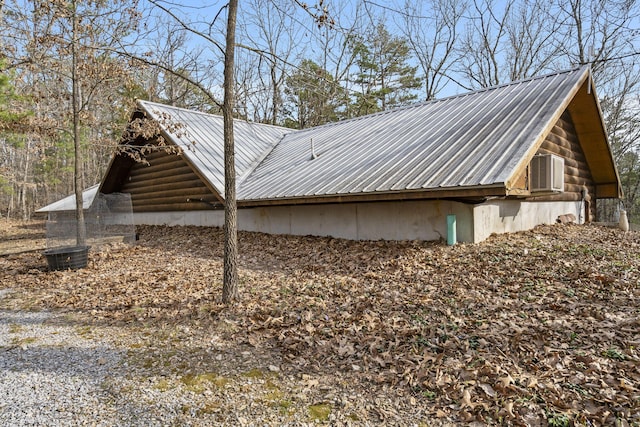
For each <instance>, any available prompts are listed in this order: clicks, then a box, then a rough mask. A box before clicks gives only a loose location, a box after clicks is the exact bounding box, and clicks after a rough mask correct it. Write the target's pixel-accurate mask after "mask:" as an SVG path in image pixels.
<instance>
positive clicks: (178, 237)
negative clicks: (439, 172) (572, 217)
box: [0, 220, 640, 426]
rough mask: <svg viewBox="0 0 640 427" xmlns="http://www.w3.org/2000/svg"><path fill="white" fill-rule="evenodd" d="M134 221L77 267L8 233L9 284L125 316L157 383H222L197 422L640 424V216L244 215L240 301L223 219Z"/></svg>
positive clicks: (189, 386)
mask: <svg viewBox="0 0 640 427" xmlns="http://www.w3.org/2000/svg"><path fill="white" fill-rule="evenodd" d="M39 227H40V228H39ZM38 230H40V231H38ZM42 230H43V225H42V224H40V225H38V224H36V223H27V224H25V223H15V222H7V221H4V220H2V221H0V236H1V239H2V241H1V242H0V248H11V247H14V248H18V247H28V245H27V244H26V241H27V240H29V239H34V242H33V243H32V244H33V247H34V248H39V247H40V246H39V244H38V243H37V242H38V241H39V239H42ZM138 232H139V234H140V240H139V241H138V242H137V244H135V245H132V246H126V245H113V246H106V247H104V248H102V250H101V251H100V252H95V251H94V252H91V253H90V259H89V265H88V267H87V268H85V269H82V270H78V271H55V272H50V271H47V267H46V261H45V260H44V258H43V256H42V254H41V251H39V250H35V251H31V252H21V253H13V254H7V252H6V250H5V252H2V253H3V255H1V256H0V283H1V286H0V288H10V289H12V290H13V293H12V294H11V295H12V297H11V299H10V300H9V301H8V302H7V303H6V304H8V305H9V306H10V307H13V308H14V309H20V310H25V309H28V310H42V309H47V310H54V311H56V312H58V311H63V312H67V313H69V315H72V316H74V317H75V318H77V319H78V321H81V322H84V324H86V325H92V324H93V325H98V324H100V325H109V326H118V327H121V328H122V330H123V338H122V339H123V345H126V346H128V347H127V348H128V349H129V351H130V358H129V360H128V363H130V364H131V366H137V367H138V368H140V369H145V370H146V372H148V378H151V379H149V381H151V382H153V384H155V386H154V387H156V388H157V389H160V390H162V389H165V390H167V391H166V392H169V391H172V392H174V391H176V390H179V391H181V392H184V393H194V394H195V395H198V396H204V395H206V393H210V394H211V395H212V396H214V397H215V399H214V401H215V402H217V403H215V404H214V403H211V401H198V400H194V402H196V403H194V405H199V406H198V407H197V408H195V409H194V411H191V412H190V413H191V414H192V417H193V419H192V420H191V421H192V422H194V423H195V421H197V420H200V421H202V420H209V421H212V422H214V423H215V422H219V423H220V424H224V423H225V422H226V421H224V420H228V419H230V418H228V416H229V414H230V413H232V412H234V411H235V412H236V413H237V412H238V411H240V412H241V411H242V410H244V409H241V408H245V409H246V408H247V407H248V406H247V405H249V406H250V408H251V412H250V414H251V415H246V417H245V418H243V419H246V420H249V423H251V421H255V422H256V424H259V423H264V424H268V425H282V424H289V425H302V424H304V423H325V424H331V425H379V424H381V423H382V424H386V425H438V424H446V423H452V424H460V423H480V424H493V425H495V424H506V425H529V426H537V425H553V426H563V425H566V426H569V425H584V426H587V425H588V426H596V425H635V426H638V425H640V363H639V362H640V353H639V351H638V348H639V347H640V320H639V318H640V285H639V283H640V234H638V233H636V232H628V233H623V232H622V231H620V230H618V229H615V228H607V227H600V226H595V225H585V226H579V225H571V224H569V225H552V226H541V227H538V228H536V229H535V230H532V231H528V232H522V233H514V234H505V235H500V236H492V237H491V238H489V239H488V240H487V241H486V242H483V243H480V244H475V245H470V244H459V245H456V246H452V247H450V246H446V245H445V244H444V243H442V242H431V243H425V242H383V241H375V242H353V241H346V240H340V239H332V238H315V237H295V236H270V235H265V234H259V233H240V236H239V242H240V260H239V266H240V269H239V273H240V275H239V276H240V292H241V293H240V299H239V301H238V302H237V303H236V304H234V305H232V306H225V305H223V304H221V302H220V294H221V287H222V285H221V277H222V256H223V241H222V239H223V235H222V232H221V230H219V229H216V228H197V227H173V228H171V227H138ZM21 250H23V249H21ZM212 352H214V353H215V356H213V355H212V354H213V353H212ZM207 375H209V376H207ZM207 379H208V380H207ZM216 379H217V380H216ZM209 380H210V381H209ZM154 381H155V382H154ZM216 381H217V382H216ZM194 384H196V385H197V387H196V385H194ZM198 402H200V403H198ZM203 402H204V403H203ZM207 402H209V403H207ZM256 402H259V403H256ZM207 405H208V406H207ZM247 414H249V413H247ZM207 417H209V418H207ZM225 417H226V418H225ZM203 422H204V421H203Z"/></svg>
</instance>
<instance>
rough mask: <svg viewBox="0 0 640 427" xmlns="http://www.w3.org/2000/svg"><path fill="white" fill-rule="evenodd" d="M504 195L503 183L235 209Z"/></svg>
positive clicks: (285, 200) (251, 203)
mask: <svg viewBox="0 0 640 427" xmlns="http://www.w3.org/2000/svg"><path fill="white" fill-rule="evenodd" d="M504 196H507V190H506V187H505V186H504V183H497V184H492V185H481V186H463V187H442V188H430V189H417V190H400V191H385V192H368V193H348V194H326V195H317V196H296V197H279V198H269V199H242V200H238V207H243V208H248V207H258V206H273V205H304V204H324V203H327V204H328V203H347V202H379V201H399V200H420V199H451V198H455V199H469V200H474V201H478V200H484V199H485V198H488V197H504Z"/></svg>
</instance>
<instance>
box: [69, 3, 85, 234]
mask: <svg viewBox="0 0 640 427" xmlns="http://www.w3.org/2000/svg"><path fill="white" fill-rule="evenodd" d="M71 7H72V8H73V10H72V11H71V14H72V16H71V19H72V24H71V25H72V32H71V37H72V40H71V62H72V63H71V103H72V104H73V150H74V151H73V155H74V165H73V182H74V187H75V194H76V231H77V235H76V244H77V245H78V246H84V245H85V244H86V242H87V229H86V228H85V224H84V209H83V207H82V190H83V183H82V156H81V154H82V153H81V150H80V130H79V128H80V105H79V104H80V94H79V87H78V86H79V85H78V83H79V82H78V11H77V10H76V7H77V5H76V2H75V1H73V2H72V3H71Z"/></svg>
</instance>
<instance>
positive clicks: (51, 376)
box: [0, 290, 123, 426]
mask: <svg viewBox="0 0 640 427" xmlns="http://www.w3.org/2000/svg"><path fill="white" fill-rule="evenodd" d="M8 292H9V291H8V290H0V298H3V297H5V296H6V295H7V293H8ZM82 331H83V330H82V328H80V327H78V326H74V325H73V324H69V323H65V322H64V319H62V318H61V317H60V316H58V317H56V316H54V315H52V314H51V313H48V312H26V311H12V310H6V309H2V310H0V424H2V425H13V426H29V425H117V424H120V418H121V414H118V412H117V410H116V408H115V407H114V405H113V398H112V396H110V394H109V392H107V390H106V389H105V388H104V387H103V384H104V383H105V380H107V379H109V378H113V377H117V376H119V375H121V372H120V371H121V370H120V361H121V360H122V356H123V352H122V351H121V350H117V349H115V348H113V347H112V346H110V345H109V344H108V343H106V342H104V341H103V340H101V339H95V338H94V337H93V336H92V337H91V338H89V337H86V336H83V334H82Z"/></svg>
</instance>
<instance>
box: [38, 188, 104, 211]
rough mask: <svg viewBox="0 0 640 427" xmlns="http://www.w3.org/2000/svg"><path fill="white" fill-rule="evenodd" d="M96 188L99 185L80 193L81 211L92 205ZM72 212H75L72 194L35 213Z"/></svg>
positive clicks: (74, 196) (74, 197)
mask: <svg viewBox="0 0 640 427" xmlns="http://www.w3.org/2000/svg"><path fill="white" fill-rule="evenodd" d="M98 187H100V184H96V185H93V186H91V187H89V188H87V189H85V190H84V191H83V192H82V209H89V207H90V206H91V204H92V203H93V199H95V197H96V194H97V193H98ZM74 210H76V195H75V194H72V195H70V196H67V197H64V198H62V199H60V200H58V201H56V202H53V203H51V204H50V205H47V206H44V207H42V208H40V209H38V210H37V211H36V213H44V212H62V211H74Z"/></svg>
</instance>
